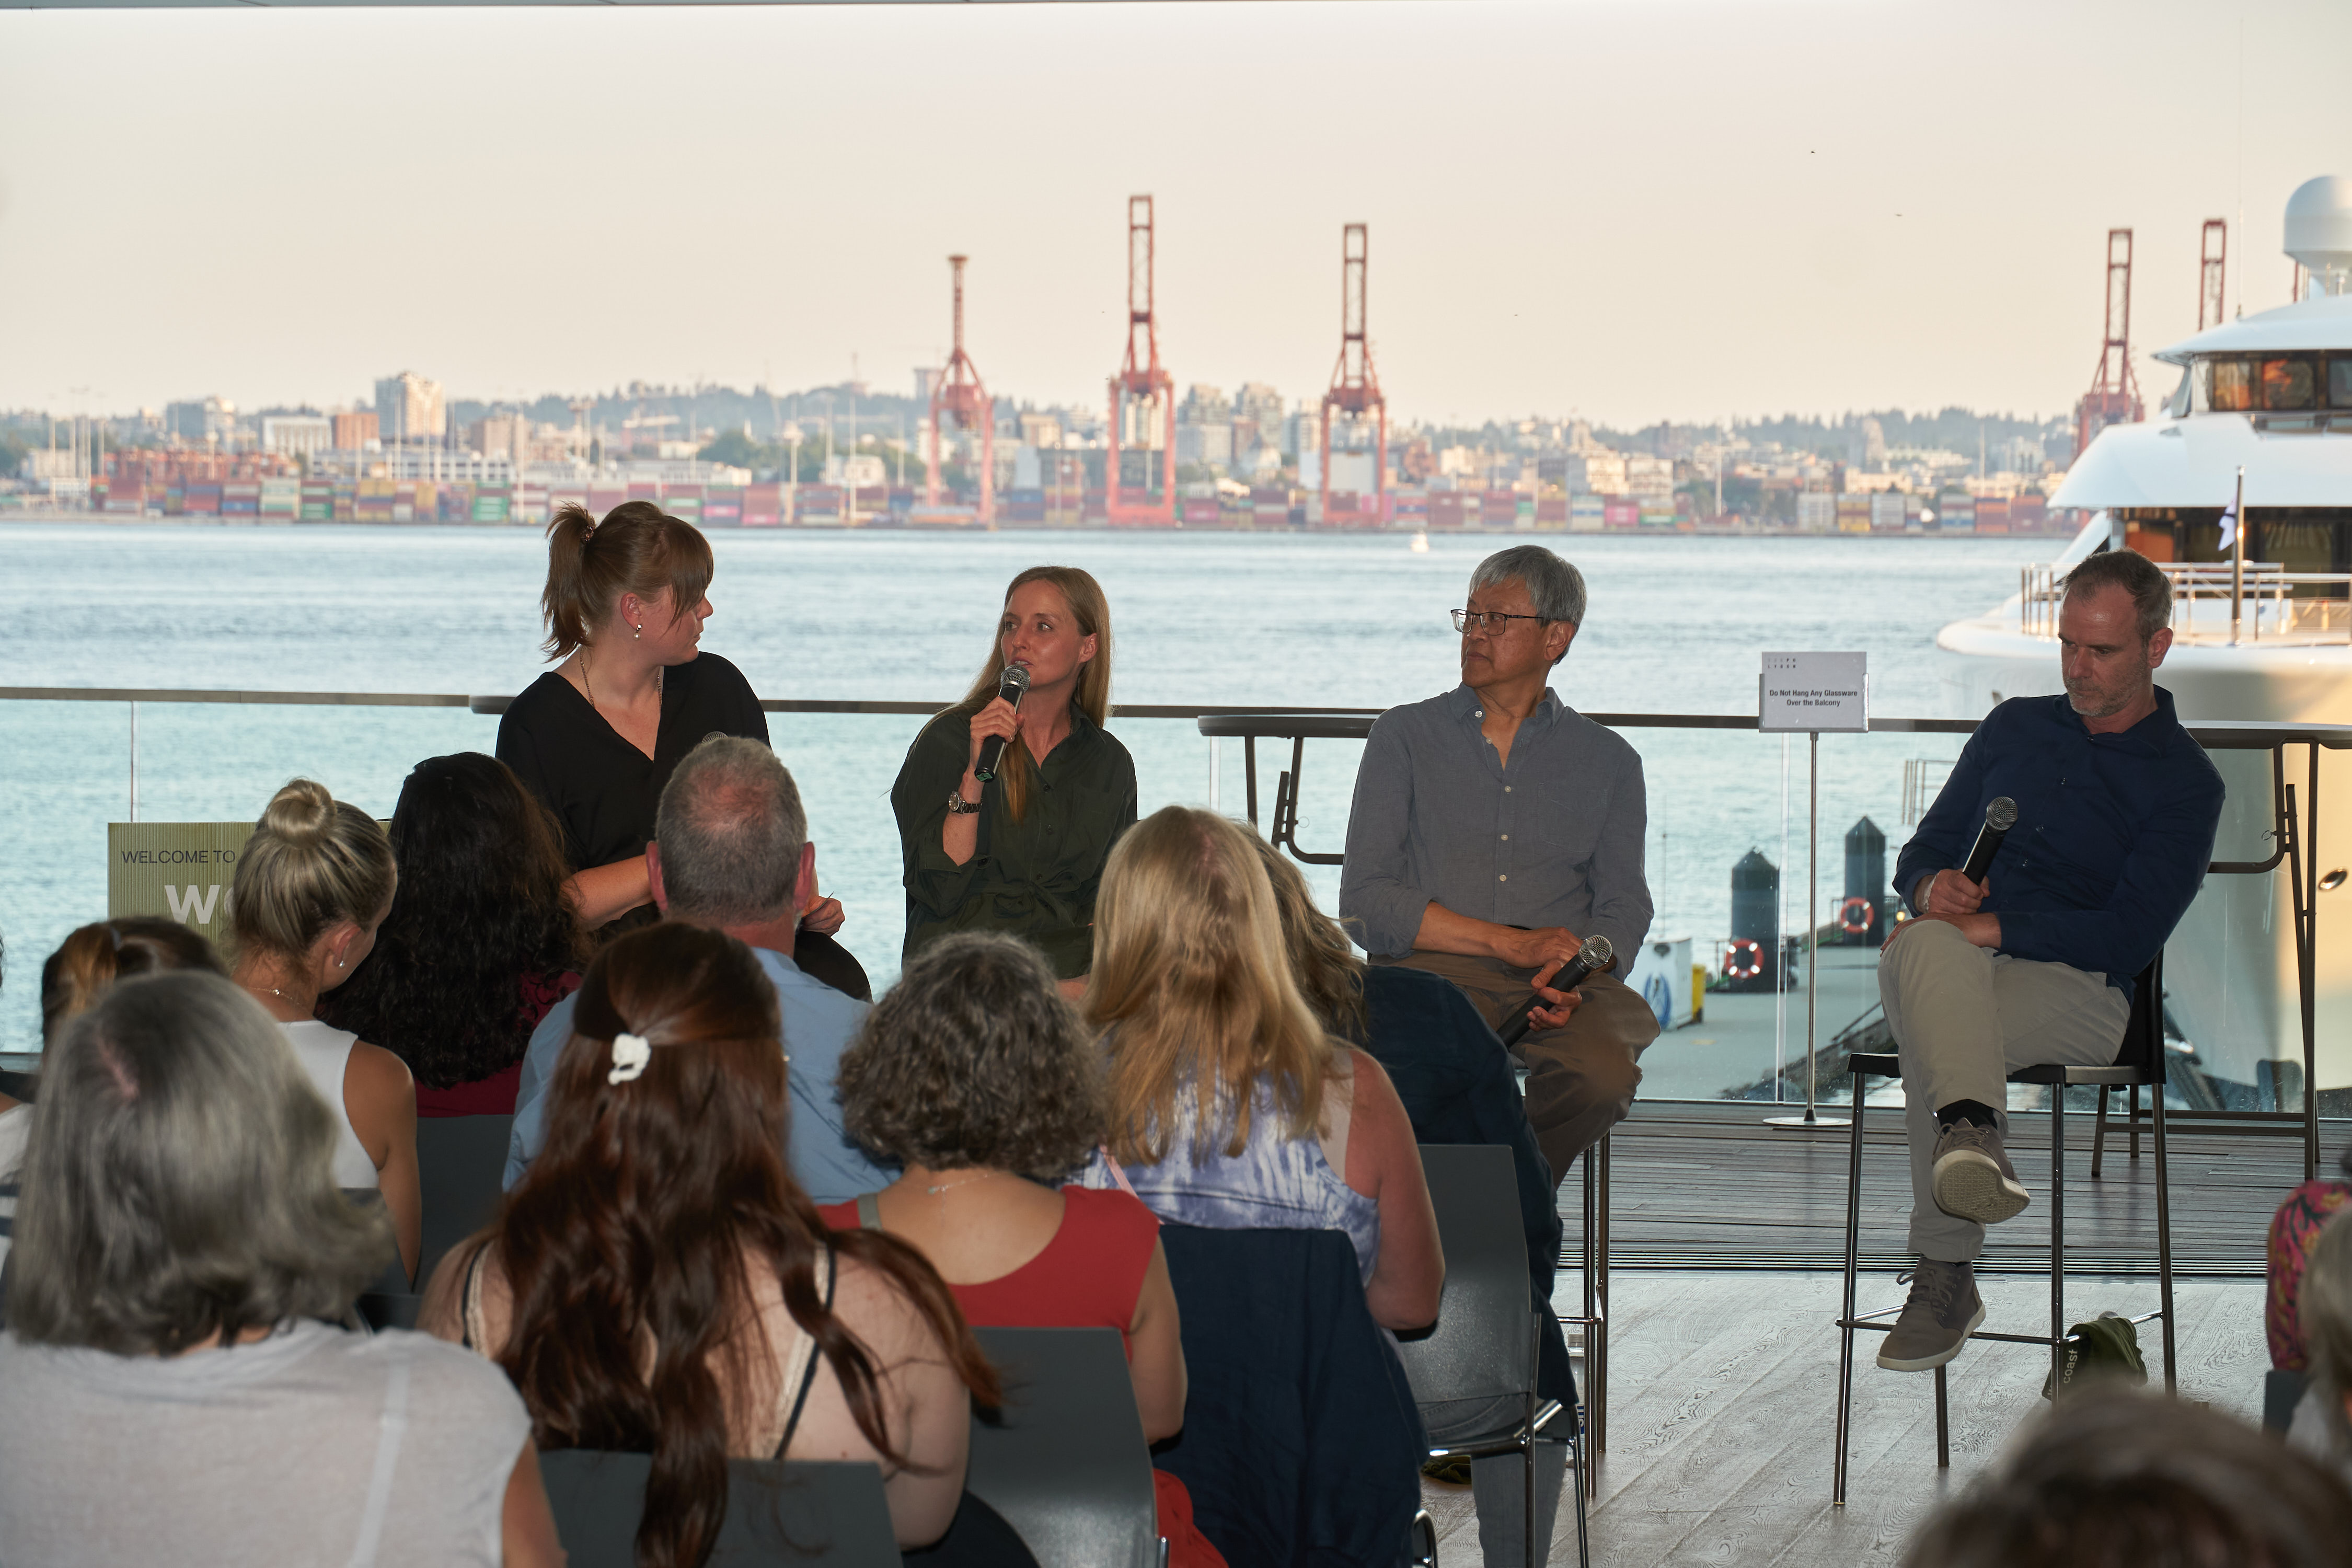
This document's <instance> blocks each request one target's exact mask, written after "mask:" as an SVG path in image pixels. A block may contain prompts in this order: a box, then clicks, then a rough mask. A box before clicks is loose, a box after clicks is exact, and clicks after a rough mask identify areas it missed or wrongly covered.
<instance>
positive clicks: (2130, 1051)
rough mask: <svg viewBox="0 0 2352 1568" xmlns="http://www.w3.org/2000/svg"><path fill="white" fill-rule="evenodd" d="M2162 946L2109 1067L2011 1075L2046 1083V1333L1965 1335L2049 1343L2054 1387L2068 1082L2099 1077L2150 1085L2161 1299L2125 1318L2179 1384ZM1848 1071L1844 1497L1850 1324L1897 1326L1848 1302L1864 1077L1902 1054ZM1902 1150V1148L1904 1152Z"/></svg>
mask: <svg viewBox="0 0 2352 1568" xmlns="http://www.w3.org/2000/svg"><path fill="white" fill-rule="evenodd" d="M2163 986H2164V955H2163V953H2162V952H2158V954H2157V957H2156V960H2155V962H2154V963H2150V964H2149V965H2148V966H2147V968H2146V969H2144V970H2142V971H2141V972H2140V973H2139V978H2138V981H2137V984H2136V986H2135V987H2134V993H2133V996H2132V1009H2131V1019H2130V1021H2129V1022H2128V1023H2126V1025H2125V1026H2124V1038H2123V1045H2122V1048H2121V1049H2120V1050H2119V1051H2118V1052H2117V1053H2116V1061H2115V1065H2114V1066H2112V1067H2103V1068H2102V1067H2063V1066H2053V1067H2029V1068H2019V1069H2018V1070H2017V1071H2016V1072H2013V1073H2011V1074H2010V1075H2009V1081H2010V1082H2011V1083H2032V1084H2042V1085H2045V1086H2047V1087H2048V1089H2049V1090H2050V1332H2049V1333H2048V1334H2046V1335H2045V1334H2003V1333H1994V1332H1992V1331H1990V1330H1987V1329H1979V1330H1978V1331H1975V1332H1974V1333H1972V1334H1970V1335H1969V1338H1970V1339H1972V1340H2000V1341H2002V1342H2007V1343H2010V1344H2021V1345H2046V1346H2047V1347H2049V1351H2050V1370H2051V1374H2052V1378H2053V1382H2052V1385H2051V1386H2052V1388H2053V1391H2054V1390H2055V1388H2056V1387H2057V1383H2056V1379H2057V1378H2058V1377H2059V1376H2060V1374H2061V1373H2062V1371H2063V1358H2064V1355H2065V1344H2066V1089H2067V1088H2068V1087H2069V1086H2070V1085H2075V1084H2082V1085H2096V1086H2098V1088H2099V1089H2101V1090H2102V1091H2103V1093H2104V1091H2105V1090H2106V1089H2128V1088H2136V1087H2138V1086H2143V1085H2144V1086H2147V1087H2149V1088H2150V1089H2152V1090H2153V1092H2152V1093H2151V1094H2150V1095H2149V1097H2148V1098H2149V1099H2150V1100H2151V1101H2153V1104H2152V1106H2151V1109H2150V1112H2149V1122H2150V1128H2151V1131H2152V1132H2153V1134H2154V1141H2155V1146H2156V1273H2157V1290H2158V1300H2159V1301H2160V1303H2161V1304H2160V1305H2159V1306H2158V1309H2157V1310H2155V1311H2153V1312H2143V1313H2141V1314H2140V1315H2139V1316H2138V1317H2136V1318H2134V1319H2132V1320H2131V1321H2132V1322H2134V1323H2136V1324H2137V1323H2145V1322H2147V1321H2148V1320H2149V1319H2151V1318H2161V1319H2163V1320H2164V1386H2165V1388H2166V1390H2167V1391H2168V1392H2169V1391H2171V1390H2173V1389H2174V1388H2175V1387H2176V1386H2177V1383H2176V1380H2175V1378H2174V1375H2173V1369H2172V1351H2173V1315H2172V1209H2171V1201H2170V1173H2169V1170H2168V1167H2167V1165H2166V1163H2165V1147H2164V990H2163ZM1846 1064H1847V1067H1848V1068H1850V1070H1851V1071H1852V1072H1853V1150H1852V1153H1851V1155H1850V1157H1849V1162H1848V1166H1847V1172H1846V1199H1845V1298H1844V1300H1845V1310H1844V1312H1843V1315H1842V1316H1840V1317H1839V1319H1838V1321H1837V1326H1838V1330H1839V1335H1840V1343H1839V1349H1838V1408H1837V1467H1836V1476H1835V1479H1834V1481H1833V1482H1832V1488H1831V1492H1830V1500H1831V1502H1832V1504H1833V1505H1834V1506H1836V1507H1839V1508H1843V1507H1844V1506H1845V1479H1846V1448H1847V1439H1848V1436H1849V1435H1850V1433H1851V1431H1852V1427H1853V1336H1854V1332H1855V1331H1857V1330H1863V1329H1867V1330H1870V1331H1874V1332H1877V1333H1886V1332H1889V1331H1892V1330H1893V1329H1894V1327H1895V1325H1894V1324H1893V1323H1892V1322H1890V1321H1883V1320H1887V1319H1892V1318H1894V1317H1895V1316H1896V1315H1897V1314H1899V1313H1900V1312H1901V1311H1902V1310H1903V1309H1902V1308H1900V1307H1889V1308H1886V1309H1885V1310H1883V1311H1877V1312H1865V1313H1862V1314H1859V1315H1857V1314H1856V1313H1855V1311H1854V1279H1855V1273H1856V1270H1857V1268H1858V1267H1859V1263H1860V1254H1861V1237H1862V1124H1863V1119H1864V1079H1868V1078H1871V1077H1878V1078H1900V1077H1902V1076H1903V1063H1902V1059H1901V1058H1900V1057H1899V1056H1898V1055H1896V1054H1895V1053H1894V1052H1891V1051H1886V1052H1880V1051H1856V1052H1854V1053H1853V1055H1851V1056H1849V1057H1848V1058H1846ZM1906 1158H1907V1155H1906ZM1945 1371H1946V1368H1944V1367H1940V1366H1939V1367H1937V1369H1936V1464H1937V1467H1938V1468H1948V1467H1949V1466H1950V1464H1951V1462H1952V1461H1951V1418H1950V1413H1949V1406H1948V1401H1947V1398H1946V1385H1945V1381H1944V1373H1945Z"/></svg>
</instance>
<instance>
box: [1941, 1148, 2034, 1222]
mask: <svg viewBox="0 0 2352 1568" xmlns="http://www.w3.org/2000/svg"><path fill="white" fill-rule="evenodd" d="M1931 1179H1932V1182H1933V1185H1934V1190H1935V1194H1936V1206H1937V1208H1939V1209H1942V1210H1943V1211H1944V1212H1945V1213H1946V1214H1948V1215H1952V1216H1953V1217H1954V1218H1956V1219H1972V1220H1974V1221H1976V1222H1977V1223H1978V1224H1979V1225H1999V1224H2000V1222H2001V1221H2003V1220H2005V1219H2015V1218H2016V1217H2017V1216H2018V1215H2020V1214H2022V1213H2023V1212H2024V1210H2025V1205H2027V1204H2029V1203H2031V1202H2032V1197H2031V1196H2030V1195H2029V1194H2027V1192H2026V1190H2025V1189H2024V1188H2023V1187H2021V1186H2020V1185H2018V1184H2016V1183H2015V1182H2012V1181H2011V1180H2010V1179H2009V1178H2008V1177H2007V1176H2004V1175H2002V1174H2001V1173H2000V1166H1999V1165H1997V1164H1995V1163H1993V1162H1992V1160H1991V1159H1990V1157H1989V1156H1987V1155H1984V1154H1980V1153H1979V1152H1977V1151H1975V1150H1974V1149H1955V1150H1953V1151H1952V1152H1950V1153H1948V1154H1947V1155H1945V1156H1944V1157H1943V1158H1942V1159H1940V1160H1938V1161H1937V1162H1936V1167H1935V1170H1934V1172H1933V1173H1932V1178H1931Z"/></svg>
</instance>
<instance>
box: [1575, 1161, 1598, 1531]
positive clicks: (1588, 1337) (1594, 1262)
mask: <svg viewBox="0 0 2352 1568" xmlns="http://www.w3.org/2000/svg"><path fill="white" fill-rule="evenodd" d="M1600 1150H1601V1146H1600V1145H1599V1144H1597V1143H1596V1144H1593V1145H1591V1147H1589V1148H1587V1149H1586V1150H1585V1151H1584V1162H1583V1163H1584V1379H1583V1382H1582V1384H1581V1385H1580V1387H1579V1388H1578V1390H1577V1392H1578V1393H1579V1394H1581V1395H1582V1396H1583V1408H1582V1409H1581V1410H1580V1412H1579V1413H1578V1416H1579V1418H1578V1420H1577V1423H1576V1431H1577V1437H1578V1440H1579V1441H1580V1442H1581V1443H1582V1444H1583V1445H1584V1455H1585V1464H1584V1468H1583V1470H1582V1471H1581V1473H1580V1474H1579V1475H1578V1477H1577V1481H1578V1484H1579V1485H1580V1486H1581V1487H1583V1488H1584V1489H1586V1491H1585V1495H1587V1496H1598V1495H1599V1494H1598V1493H1597V1492H1594V1491H1592V1490H1591V1489H1592V1488H1593V1487H1594V1486H1595V1485H1596V1484H1597V1483H1596V1482H1595V1481H1594V1479H1593V1472H1592V1463H1591V1459H1592V1452H1593V1444H1592V1423H1593V1421H1594V1419H1595V1415H1594V1413H1595V1412H1597V1411H1598V1410H1599V1409H1600V1408H1601V1402H1600V1400H1599V1398H1598V1397H1597V1394H1598V1392H1599V1391H1598V1388H1597V1386H1596V1384H1595V1383H1594V1381H1593V1376H1594V1374H1593V1363H1594V1362H1595V1361H1596V1360H1597V1359H1598V1352H1597V1350H1596V1348H1595V1347H1596V1346H1597V1345H1598V1343H1599V1342H1600V1339H1601V1279H1600V1269H1601V1234H1600V1228H1599V1227H1600V1214H1601V1167H1600Z"/></svg>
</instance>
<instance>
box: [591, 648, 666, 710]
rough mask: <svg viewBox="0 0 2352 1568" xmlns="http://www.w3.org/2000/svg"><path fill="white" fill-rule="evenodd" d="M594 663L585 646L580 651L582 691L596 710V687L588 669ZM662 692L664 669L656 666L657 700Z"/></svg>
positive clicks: (655, 684) (655, 689) (655, 692)
mask: <svg viewBox="0 0 2352 1568" xmlns="http://www.w3.org/2000/svg"><path fill="white" fill-rule="evenodd" d="M593 662H594V661H593V659H592V658H590V657H589V653H588V649H587V648H586V647H584V646H583V647H582V648H581V650H580V689H582V690H583V691H585V692H586V693H587V694H588V706H589V707H591V708H596V686H595V683H594V682H593V681H592V680H590V679H588V667H589V665H590V664H592V663H593ZM661 692H662V667H661V666H660V665H656V666H655V667H654V699H655V700H656V701H658V700H660V699H661ZM596 711H597V712H599V713H602V712H603V711H604V710H603V709H602V708H596Z"/></svg>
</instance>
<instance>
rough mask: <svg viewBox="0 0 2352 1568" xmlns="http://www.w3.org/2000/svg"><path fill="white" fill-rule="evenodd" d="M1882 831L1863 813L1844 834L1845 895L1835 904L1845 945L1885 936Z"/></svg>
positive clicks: (1865, 944) (1872, 941) (1864, 943)
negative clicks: (1860, 818) (1861, 817)
mask: <svg viewBox="0 0 2352 1568" xmlns="http://www.w3.org/2000/svg"><path fill="white" fill-rule="evenodd" d="M1885 910H1886V835H1885V834H1884V833H1881V832H1880V831H1879V830H1878V824H1876V823H1874V822H1873V821H1871V820H1870V818H1868V817H1866V816H1865V817H1864V818H1863V819H1862V820H1861V821H1859V822H1857V823H1855V824H1854V825H1853V826H1852V827H1849V828H1847V829H1846V834H1845V898H1844V899H1843V900H1842V901H1841V902H1840V903H1839V905H1838V931H1839V933H1840V935H1841V936H1842V938H1843V941H1844V942H1845V945H1846V946H1848V947H1876V946H1877V945H1878V944H1879V943H1880V942H1884V941H1885V940H1886V915H1885Z"/></svg>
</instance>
